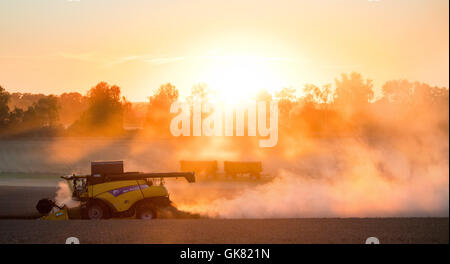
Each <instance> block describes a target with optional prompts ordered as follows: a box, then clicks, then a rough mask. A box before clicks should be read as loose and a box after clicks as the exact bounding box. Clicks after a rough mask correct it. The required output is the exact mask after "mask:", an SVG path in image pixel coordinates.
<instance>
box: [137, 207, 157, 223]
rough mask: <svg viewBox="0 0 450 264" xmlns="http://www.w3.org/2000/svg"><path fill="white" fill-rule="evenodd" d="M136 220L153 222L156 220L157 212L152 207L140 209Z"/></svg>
mask: <svg viewBox="0 0 450 264" xmlns="http://www.w3.org/2000/svg"><path fill="white" fill-rule="evenodd" d="M136 218H137V219H142V220H152V219H155V218H156V211H155V210H154V209H153V208H150V207H142V208H139V209H138V210H137V212H136Z"/></svg>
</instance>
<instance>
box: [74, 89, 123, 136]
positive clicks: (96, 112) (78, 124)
mask: <svg viewBox="0 0 450 264" xmlns="http://www.w3.org/2000/svg"><path fill="white" fill-rule="evenodd" d="M87 97H88V103H89V106H88V108H87V110H86V111H85V112H83V114H82V115H81V117H80V118H79V119H78V120H77V121H75V123H74V124H73V125H72V126H71V127H70V130H71V131H74V132H77V133H82V134H91V135H117V134H120V133H122V132H123V105H122V102H121V96H120V88H119V87H118V86H116V85H113V86H110V85H109V84H107V83H106V82H100V83H98V84H97V85H96V86H95V87H93V88H91V89H90V90H89V91H88V94H87Z"/></svg>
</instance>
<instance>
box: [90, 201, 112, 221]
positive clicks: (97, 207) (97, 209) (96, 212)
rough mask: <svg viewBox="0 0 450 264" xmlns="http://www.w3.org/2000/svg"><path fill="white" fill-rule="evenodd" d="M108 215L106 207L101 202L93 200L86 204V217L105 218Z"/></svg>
mask: <svg viewBox="0 0 450 264" xmlns="http://www.w3.org/2000/svg"><path fill="white" fill-rule="evenodd" d="M108 215H109V214H108V208H107V207H106V206H104V205H103V204H101V203H98V202H94V203H91V204H89V205H88V206H87V217H88V219H94V220H98V219H106V218H108Z"/></svg>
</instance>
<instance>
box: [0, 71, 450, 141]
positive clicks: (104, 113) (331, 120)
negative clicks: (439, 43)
mask: <svg viewBox="0 0 450 264" xmlns="http://www.w3.org/2000/svg"><path fill="white" fill-rule="evenodd" d="M211 93H212V91H211V90H210V89H209V88H208V86H207V85H205V84H198V85H196V86H194V87H193V88H192V90H191V94H190V96H188V97H187V98H186V100H188V101H191V102H194V101H205V100H208V98H209V97H210V95H211ZM178 99H179V91H178V89H177V88H176V87H175V86H174V85H172V84H170V83H167V84H164V85H161V86H160V87H159V89H158V90H157V91H156V92H155V93H154V94H153V95H152V96H150V97H149V101H148V102H147V103H146V104H133V103H131V102H129V101H127V99H126V98H125V97H124V96H122V95H121V89H120V87H118V86H116V85H110V84H108V83H106V82H100V83H98V84H97V85H96V86H94V87H92V88H91V89H90V90H89V91H88V92H87V94H86V95H82V94H80V93H77V92H73V93H64V94H61V95H59V96H56V95H43V94H30V93H9V92H7V91H6V90H5V89H4V88H3V87H1V86H0V135H3V136H5V135H6V136H20V135H22V136H23V135H45V136H51V135H80V136H118V135H124V134H126V133H127V130H126V129H125V128H126V125H127V124H137V126H142V127H143V131H145V132H146V134H147V135H149V136H151V137H158V136H163V137H164V136H169V133H170V132H169V124H170V120H171V119H172V117H173V115H172V114H170V112H169V109H170V105H171V104H172V102H174V101H176V100H178ZM255 99H257V100H265V101H271V100H278V106H279V130H280V132H279V133H280V138H281V135H283V133H284V135H289V136H295V135H298V134H301V135H303V136H304V135H307V136H313V137H317V136H322V137H327V136H336V135H354V134H355V133H365V134H373V135H380V134H383V133H387V134H389V133H390V134H392V133H396V132H399V133H402V132H404V131H405V130H411V131H412V130H414V131H417V130H420V129H422V130H423V129H425V128H429V129H439V130H440V131H444V132H446V133H447V134H448V108H449V90H448V88H445V87H436V86H431V85H428V84H425V83H420V82H410V81H408V80H391V81H388V82H386V83H385V84H383V86H382V89H381V96H378V98H375V91H374V87H373V84H372V81H371V80H369V79H364V78H363V77H362V76H361V75H360V74H358V73H351V74H342V75H341V76H340V77H339V78H336V79H335V81H334V85H332V84H328V85H323V86H316V85H314V84H306V85H305V86H304V87H303V89H302V94H301V95H300V96H299V95H298V93H297V91H296V90H295V89H293V88H283V89H282V90H281V91H279V92H277V93H275V94H273V95H272V94H270V93H268V92H266V91H262V92H261V93H260V94H258V95H257V98H255ZM408 120H409V121H408Z"/></svg>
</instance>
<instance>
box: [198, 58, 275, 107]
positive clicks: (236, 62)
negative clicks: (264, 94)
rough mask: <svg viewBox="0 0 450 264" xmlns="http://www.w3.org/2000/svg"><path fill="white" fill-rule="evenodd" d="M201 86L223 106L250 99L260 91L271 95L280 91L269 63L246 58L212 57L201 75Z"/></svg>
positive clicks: (267, 60) (272, 67)
mask: <svg viewBox="0 0 450 264" xmlns="http://www.w3.org/2000/svg"><path fill="white" fill-rule="evenodd" d="M204 78H205V82H206V83H207V84H208V86H209V87H210V88H211V89H212V90H214V91H216V94H217V98H216V99H218V100H220V101H225V102H239V101H243V100H248V99H251V98H254V96H255V95H256V94H257V93H258V92H259V91H261V90H267V91H268V92H270V93H272V92H273V91H275V90H276V89H279V88H280V87H281V78H279V76H278V75H277V73H276V69H275V67H274V65H273V64H272V63H271V59H268V58H264V57H253V56H252V57H250V56H226V57H225V56H224V57H217V56H216V57H213V58H212V64H211V67H209V69H208V70H207V71H206V73H205V74H204Z"/></svg>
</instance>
